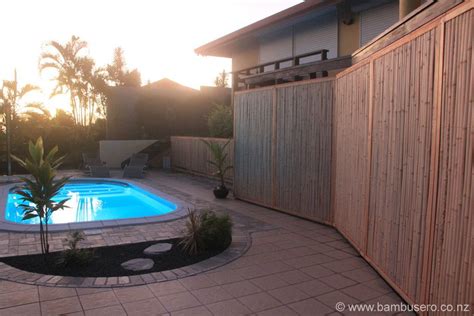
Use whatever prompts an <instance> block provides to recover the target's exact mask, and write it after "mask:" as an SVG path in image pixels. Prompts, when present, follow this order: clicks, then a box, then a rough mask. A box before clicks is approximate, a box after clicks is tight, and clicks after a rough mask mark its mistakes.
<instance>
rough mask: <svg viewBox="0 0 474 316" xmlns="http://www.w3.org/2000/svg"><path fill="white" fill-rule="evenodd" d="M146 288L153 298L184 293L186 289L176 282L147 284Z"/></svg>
mask: <svg viewBox="0 0 474 316" xmlns="http://www.w3.org/2000/svg"><path fill="white" fill-rule="evenodd" d="M148 288H149V289H151V291H152V292H153V294H155V296H163V295H167V294H174V293H180V292H185V291H186V288H185V287H184V286H183V285H182V284H181V283H180V282H179V281H177V280H174V281H168V282H160V283H153V284H148Z"/></svg>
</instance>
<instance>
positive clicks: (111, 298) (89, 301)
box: [79, 291, 119, 310]
mask: <svg viewBox="0 0 474 316" xmlns="http://www.w3.org/2000/svg"><path fill="white" fill-rule="evenodd" d="M79 299H80V301H81V304H82V307H83V309H84V310H88V309H96V308H101V307H105V306H112V305H117V304H119V301H118V299H117V297H116V296H115V294H114V292H113V291H107V292H99V293H93V294H86V295H81V296H79Z"/></svg>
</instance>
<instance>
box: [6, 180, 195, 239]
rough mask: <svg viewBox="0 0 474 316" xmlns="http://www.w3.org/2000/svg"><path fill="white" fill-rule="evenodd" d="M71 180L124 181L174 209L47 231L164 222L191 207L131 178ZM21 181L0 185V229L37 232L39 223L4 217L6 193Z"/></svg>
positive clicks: (80, 223)
mask: <svg viewBox="0 0 474 316" xmlns="http://www.w3.org/2000/svg"><path fill="white" fill-rule="evenodd" d="M71 180H72V181H81V180H86V181H103V182H118V183H126V184H129V185H132V186H136V187H138V188H140V189H143V190H146V191H148V192H149V193H152V194H154V195H157V196H158V197H160V198H163V199H166V200H167V201H170V202H172V203H173V204H175V205H176V210H174V211H172V212H169V213H167V214H164V215H158V216H144V217H134V218H125V219H115V220H103V221H90V222H79V223H67V224H49V225H48V230H49V232H64V231H73V230H82V229H101V228H112V227H117V226H131V225H143V224H153V223H164V222H170V221H175V220H178V219H182V218H184V217H186V216H187V215H188V213H187V210H188V209H190V208H191V209H192V208H193V205H192V204H190V203H187V202H184V201H183V200H180V199H177V198H175V197H174V196H172V195H169V194H167V193H164V192H163V191H160V190H158V189H155V188H153V187H151V186H149V185H146V184H144V183H142V182H139V181H135V180H131V179H115V178H89V177H87V178H84V177H73V178H71ZM19 183H21V182H13V183H8V184H6V185H3V186H0V231H8V232H20V233H39V225H36V224H19V223H15V222H11V221H8V220H6V219H5V211H6V208H7V202H8V193H9V192H10V190H11V189H12V188H13V187H15V186H17V185H18V184H19Z"/></svg>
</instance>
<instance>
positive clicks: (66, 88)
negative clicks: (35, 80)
mask: <svg viewBox="0 0 474 316" xmlns="http://www.w3.org/2000/svg"><path fill="white" fill-rule="evenodd" d="M86 47H87V42H85V41H82V40H81V39H80V38H79V37H77V36H72V37H71V39H70V40H69V42H67V43H66V44H64V45H62V44H60V43H59V42H57V41H51V42H49V43H48V44H47V48H48V50H47V51H45V52H43V53H42V54H41V57H40V64H39V69H40V71H41V72H42V71H44V70H45V69H53V70H54V71H55V72H56V76H55V78H54V80H55V81H56V87H55V88H54V90H53V93H52V94H51V97H53V96H55V95H58V94H64V93H69V97H70V101H71V108H72V115H73V117H74V119H75V121H76V123H82V122H83V121H84V119H83V118H82V117H80V115H81V111H80V106H81V105H80V104H78V101H79V102H80V100H78V99H79V93H78V92H79V90H80V89H81V69H80V63H81V61H82V58H83V57H81V55H80V54H81V52H82V50H83V49H84V48H86Z"/></svg>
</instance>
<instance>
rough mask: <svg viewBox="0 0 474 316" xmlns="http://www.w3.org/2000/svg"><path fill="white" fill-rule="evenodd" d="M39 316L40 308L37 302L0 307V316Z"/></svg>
mask: <svg viewBox="0 0 474 316" xmlns="http://www.w3.org/2000/svg"><path fill="white" fill-rule="evenodd" d="M12 315H16V316H40V315H41V310H40V305H39V303H32V304H25V305H20V306H14V307H9V308H5V309H0V316H12Z"/></svg>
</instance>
